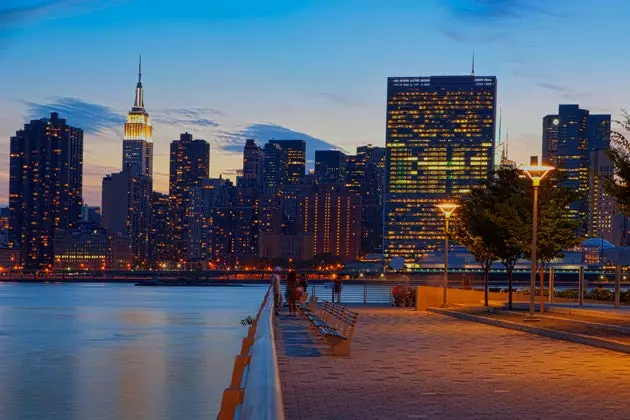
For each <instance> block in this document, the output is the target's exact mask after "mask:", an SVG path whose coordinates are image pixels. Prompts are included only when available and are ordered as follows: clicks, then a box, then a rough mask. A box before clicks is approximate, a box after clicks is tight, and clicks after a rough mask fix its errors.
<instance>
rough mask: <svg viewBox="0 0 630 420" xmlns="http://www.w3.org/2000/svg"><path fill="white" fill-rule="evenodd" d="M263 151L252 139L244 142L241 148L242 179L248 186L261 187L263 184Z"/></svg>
mask: <svg viewBox="0 0 630 420" xmlns="http://www.w3.org/2000/svg"><path fill="white" fill-rule="evenodd" d="M264 161H265V153H264V152H263V150H262V149H261V148H260V147H259V146H258V145H257V144H256V141H255V140H253V139H248V140H247V141H246V142H245V148H244V149H243V176H242V178H243V180H242V182H244V183H245V184H247V185H249V186H253V187H256V188H258V189H261V188H262V186H263V169H264Z"/></svg>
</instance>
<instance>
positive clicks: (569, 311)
mask: <svg viewBox="0 0 630 420" xmlns="http://www.w3.org/2000/svg"><path fill="white" fill-rule="evenodd" d="M513 305H518V306H520V307H528V306H529V303H525V302H514V303H513ZM551 305H553V303H552V304H551ZM536 307H538V308H539V307H540V304H539V303H536ZM610 307H611V309H615V307H614V306H613V305H610ZM545 312H555V313H558V314H564V315H585V316H592V317H593V318H604V319H614V320H617V321H628V320H630V311H628V313H627V314H624V313H612V312H610V311H597V310H593V309H588V308H567V307H562V306H549V303H547V302H545Z"/></svg>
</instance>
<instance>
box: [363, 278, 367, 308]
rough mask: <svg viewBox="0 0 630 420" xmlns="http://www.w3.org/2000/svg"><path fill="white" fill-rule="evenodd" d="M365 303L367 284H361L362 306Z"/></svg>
mask: <svg viewBox="0 0 630 420" xmlns="http://www.w3.org/2000/svg"><path fill="white" fill-rule="evenodd" d="M366 303H367V284H365V283H363V304H364V305H365V304H366Z"/></svg>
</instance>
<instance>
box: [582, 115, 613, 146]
mask: <svg viewBox="0 0 630 420" xmlns="http://www.w3.org/2000/svg"><path fill="white" fill-rule="evenodd" d="M610 120H611V118H610V114H591V115H589V118H588V150H589V152H592V151H595V150H607V149H609V148H610Z"/></svg>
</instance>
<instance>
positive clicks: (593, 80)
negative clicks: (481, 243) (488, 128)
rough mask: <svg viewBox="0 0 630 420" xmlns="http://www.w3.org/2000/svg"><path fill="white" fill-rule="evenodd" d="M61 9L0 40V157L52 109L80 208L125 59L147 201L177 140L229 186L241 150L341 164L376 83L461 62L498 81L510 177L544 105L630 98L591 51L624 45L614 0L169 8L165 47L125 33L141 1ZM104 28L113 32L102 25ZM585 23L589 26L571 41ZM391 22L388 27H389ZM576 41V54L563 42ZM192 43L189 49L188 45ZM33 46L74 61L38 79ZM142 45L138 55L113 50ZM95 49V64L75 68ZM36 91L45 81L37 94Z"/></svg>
mask: <svg viewBox="0 0 630 420" xmlns="http://www.w3.org/2000/svg"><path fill="white" fill-rule="evenodd" d="M64 3H76V2H56V4H58V7H57V8H54V9H49V10H46V11H45V12H46V16H45V18H43V17H42V16H41V14H40V15H36V14H30V15H29V14H25V16H24V19H21V20H20V21H19V22H17V23H15V24H9V25H5V26H3V27H2V29H0V37H1V41H0V42H1V44H0V48H2V49H0V61H2V62H3V63H4V64H5V67H7V68H19V69H20V70H19V72H18V71H16V70H15V71H11V70H10V71H8V72H6V75H4V77H3V80H2V82H0V83H2V84H3V85H4V86H2V91H3V92H4V93H5V94H4V95H2V98H0V112H1V114H2V118H1V122H0V142H4V143H0V144H3V145H8V138H9V137H10V136H11V135H13V133H14V132H15V130H16V129H17V128H19V127H21V126H23V124H24V123H27V122H28V121H29V120H30V119H31V118H37V119H39V118H42V117H46V116H48V115H50V111H58V112H59V113H60V114H59V115H60V117H61V118H65V119H67V120H68V123H69V124H71V125H74V126H77V127H79V128H82V129H83V130H85V138H86V140H85V181H84V201H85V203H87V204H90V205H99V204H100V196H101V193H100V180H101V179H102V177H103V176H104V175H106V174H108V173H113V172H116V171H118V170H119V165H120V161H121V159H122V156H121V151H122V147H121V146H122V139H121V137H122V129H123V128H122V127H123V124H124V120H125V115H126V112H127V111H128V109H129V107H130V106H131V105H132V103H133V99H134V98H133V97H132V95H133V94H132V93H131V89H133V87H132V84H135V83H136V81H137V80H136V77H137V76H136V71H135V67H136V66H137V55H138V53H142V54H143V61H144V69H143V84H144V88H145V106H146V109H147V112H149V113H150V114H151V116H152V117H153V125H154V129H155V130H154V144H155V163H154V172H155V173H154V178H155V180H154V184H155V187H154V188H155V190H156V191H159V192H166V191H167V190H168V147H169V144H170V142H171V141H172V140H174V139H177V138H178V136H179V134H180V133H181V132H184V131H190V132H193V133H195V136H196V137H198V138H203V139H206V140H207V141H208V142H209V143H210V145H211V146H210V147H211V149H212V153H211V163H210V171H211V176H214V177H218V176H219V174H223V176H224V177H229V178H232V179H234V177H235V174H236V170H237V169H239V168H240V163H241V148H242V147H243V145H244V144H245V139H246V138H254V139H256V141H257V142H258V143H259V144H264V143H265V142H266V141H268V140H270V139H272V138H276V139H291V138H302V139H305V140H306V141H307V152H308V157H307V159H308V160H309V162H308V166H309V167H311V168H312V167H313V162H312V160H313V155H312V154H313V153H314V151H315V150H316V149H321V150H323V149H334V148H339V149H341V150H342V151H344V152H353V151H354V148H355V147H356V146H361V145H364V144H374V145H376V146H383V145H384V142H385V107H384V106H383V103H384V100H385V91H386V80H387V77H398V76H401V77H402V76H422V75H451V74H452V75H457V74H462V75H463V74H469V73H470V61H471V56H472V51H473V50H474V51H475V55H476V66H477V73H478V74H489V75H496V76H497V79H498V80H499V83H498V86H499V88H498V108H500V109H502V110H503V124H502V125H503V130H504V133H505V132H506V131H508V130H509V132H510V148H509V151H510V158H512V159H513V160H516V161H517V162H519V163H524V162H526V160H527V157H528V156H530V155H540V154H541V152H540V149H541V145H540V138H541V127H540V119H541V118H542V117H543V116H544V115H546V114H547V113H548V112H549V111H550V110H552V109H553V107H555V105H556V104H562V103H567V104H572V103H579V104H580V105H581V106H584V107H586V108H587V109H590V110H591V111H592V112H594V113H612V114H613V119H615V117H616V116H617V115H619V109H620V108H621V107H623V106H624V105H626V103H625V101H626V98H627V97H630V89H629V88H628V87H626V86H624V85H623V83H622V82H623V80H625V79H624V74H623V73H624V72H623V69H624V68H625V67H627V65H626V64H625V63H626V60H625V59H624V58H622V57H620V56H619V55H618V54H616V52H615V45H614V44H612V43H609V42H604V40H608V39H619V38H620V36H621V35H623V33H622V32H621V31H622V30H621V29H620V28H616V25H612V24H606V25H604V24H603V22H608V21H609V20H614V19H616V17H615V16H621V15H623V11H624V10H626V9H627V8H628V7H629V6H628V5H625V4H623V3H622V2H621V1H618V2H617V1H614V2H612V4H611V5H610V7H609V8H607V9H606V10H600V9H594V8H592V7H589V6H590V5H592V2H588V1H582V2H571V3H569V2H562V1H561V2H557V3H554V4H553V5H546V8H542V7H541V5H542V3H541V2H539V1H509V2H508V1H504V2H492V3H493V4H489V3H487V2H476V1H454V0H453V1H445V2H437V1H436V2H426V3H424V4H421V5H415V4H411V3H410V2H406V1H401V2H400V5H401V6H404V7H401V8H400V10H397V8H392V7H385V6H381V5H378V4H368V5H366V7H364V8H363V9H361V10H358V9H357V4H358V3H357V2H354V1H348V2H345V3H344V4H343V5H339V6H338V7H336V8H335V9H334V10H332V9H331V8H329V7H326V6H323V5H322V4H320V3H317V2H315V3H312V4H308V5H292V4H291V5H289V4H287V3H286V2H272V3H270V4H268V5H267V6H266V7H265V8H261V7H260V6H256V5H252V4H250V5H249V6H250V7H249V8H248V7H245V6H246V5H241V7H237V8H234V7H233V6H230V5H222V6H217V5H205V6H202V5H199V4H197V5H196V6H197V7H199V8H201V10H195V13H196V12H199V11H200V12H203V13H205V14H204V18H203V19H195V18H194V17H193V16H196V15H194V14H193V10H192V9H193V8H192V7H190V6H182V8H181V9H180V10H178V11H177V13H176V15H177V17H178V20H177V23H176V24H175V25H174V27H173V28H172V29H173V31H174V34H175V36H174V37H173V39H172V40H166V39H165V38H164V36H163V35H161V34H159V33H158V31H159V30H160V25H161V22H164V19H166V18H167V16H166V14H167V13H166V9H167V8H165V7H159V6H160V5H158V7H154V8H149V9H151V10H150V13H149V15H143V18H142V19H144V21H143V22H142V25H138V19H140V18H139V17H138V15H137V14H135V11H138V10H143V9H142V8H143V5H144V3H145V2H143V1H129V2H114V3H113V5H112V6H99V7H96V8H95V5H94V4H91V3H92V2H83V3H84V5H83V6H81V7H79V6H77V5H76V4H75V5H74V6H72V7H70V6H67V7H65V6H64ZM484 4H485V5H484ZM19 5H20V2H17V5H16V7H19ZM568 5H570V6H571V7H565V6H568ZM10 6H11V5H10ZM0 10H2V9H0ZM610 10H614V11H615V13H611V12H610ZM351 14H353V15H356V19H353V20H350V21H349V25H347V26H348V27H346V28H344V29H341V28H340V27H337V26H336V25H335V22H339V21H341V20H347V19H348V17H349V15H351ZM613 15H614V16H613ZM112 16H116V17H117V18H120V19H117V20H116V22H117V23H116V24H114V23H105V22H106V21H108V19H109V20H114V19H110V18H112ZM426 16H430V17H431V18H432V20H433V21H434V23H432V24H430V25H424V26H423V25H412V26H413V29H403V28H404V27H405V25H402V24H400V22H406V21H407V20H411V19H416V20H417V21H418V22H421V21H422V19H425V18H426ZM168 17H170V15H169V16H168ZM587 17H588V18H589V25H588V27H583V26H582V24H583V23H585V19H586V18H587ZM401 20H402V21H401ZM394 21H397V22H399V23H398V24H397V25H395V26H394V25H393V24H392V22H394ZM208 22H212V23H213V24H212V25H207V24H206V23H208ZM372 23H373V24H374V25H372ZM488 24H489V25H488ZM269 25H273V27H274V30H273V31H269V30H268V26H269ZM365 25H370V26H371V27H372V28H373V31H371V33H370V34H367V35H365V34H362V32H361V31H360V28H361V27H364V26H365ZM488 26H491V27H492V28H493V29H487V27H488ZM86 27H90V31H85V28H86ZM453 28H456V29H453ZM558 28H563V29H564V30H563V31H558ZM589 28H598V30H597V31H596V30H594V29H589ZM578 30H579V31H580V32H581V33H582V35H581V36H580V38H579V39H580V42H574V43H569V44H567V43H566V42H564V41H566V40H567V39H568V38H571V37H572V36H574V35H575V32H576V31H578ZM195 31H199V36H195V37H193V35H192V33H194V32H195ZM618 31H619V32H618ZM79 32H80V33H81V36H80V37H79V36H78V33H79ZM87 32H89V33H87ZM254 33H256V37H257V38H256V39H254V38H253V34H254ZM44 34H45V37H46V40H47V43H54V44H58V45H67V46H69V47H70V48H72V51H73V52H74V53H76V54H78V55H79V56H80V57H81V59H80V64H79V65H76V64H71V61H69V62H68V63H61V64H59V65H58V66H52V67H47V68H46V72H45V73H44V72H43V71H42V67H41V66H40V65H37V63H38V60H39V58H38V57H42V54H43V53H44V51H46V47H45V43H42V42H41V40H42V39H43V38H42V37H43V36H44ZM140 34H142V37H143V38H142V39H143V42H142V43H140V44H138V43H129V42H122V41H121V38H125V39H131V38H134V37H136V36H140ZM289 34H291V37H289V36H288V35H289ZM285 35H286V36H285ZM549 39H552V40H553V42H549ZM418 40H423V42H422V46H421V47H419V46H418V45H419V44H418ZM313 41H316V42H313ZM340 41H341V42H340ZM394 41H396V46H394V47H391V48H390V46H389V44H390V43H392V42H394ZM560 44H562V45H563V48H562V49H561V51H560V53H558V47H557V45H560ZM114 46H115V48H114ZM265 46H267V48H265ZM94 49H98V50H99V54H89V52H91V51H93V50H94ZM584 49H587V50H588V51H590V54H591V59H590V60H589V62H588V63H583V60H582V59H581V58H580V57H581V56H582V55H581V53H580V54H578V52H579V51H583V50H584ZM302 50H305V51H302ZM205 51H207V53H204V52H205ZM374 51H377V52H376V53H375V52H374ZM379 51H380V52H379ZM287 57H291V59H288V60H287ZM436 58H438V59H436ZM604 58H606V61H605V63H606V65H605V66H604V65H603V64H602V63H604V61H603V59H604ZM47 78H50V79H51V80H54V81H55V83H41V82H40V81H43V80H44V79H47ZM319 139H321V140H319ZM318 140H319V141H318ZM6 161H7V162H6V165H2V166H0V180H4V182H0V203H2V204H6V203H7V202H8V198H7V197H8V182H7V181H8V179H7V177H8V157H6Z"/></svg>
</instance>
